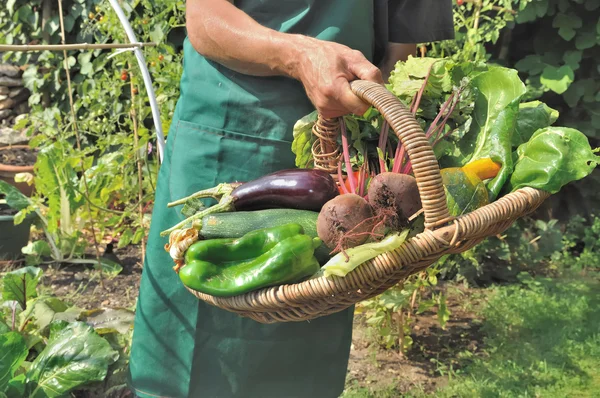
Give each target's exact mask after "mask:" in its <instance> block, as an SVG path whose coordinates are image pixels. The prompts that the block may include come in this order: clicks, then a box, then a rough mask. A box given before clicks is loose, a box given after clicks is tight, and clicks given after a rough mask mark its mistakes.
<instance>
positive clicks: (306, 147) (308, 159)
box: [292, 111, 317, 168]
mask: <svg viewBox="0 0 600 398" xmlns="http://www.w3.org/2000/svg"><path fill="white" fill-rule="evenodd" d="M316 121H317V111H314V112H312V113H309V114H308V115H306V116H304V117H303V118H302V119H300V120H298V121H297V122H296V124H294V141H292V152H293V153H294V154H295V155H296V167H299V168H306V167H309V166H310V165H311V164H312V162H313V157H312V152H311V149H312V145H313V142H314V140H315V136H314V134H313V133H312V127H313V125H314V124H315V122H316Z"/></svg>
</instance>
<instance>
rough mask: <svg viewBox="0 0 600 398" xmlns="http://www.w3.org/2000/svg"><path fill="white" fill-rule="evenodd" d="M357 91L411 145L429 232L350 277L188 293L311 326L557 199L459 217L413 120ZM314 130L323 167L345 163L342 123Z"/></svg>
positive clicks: (267, 319)
mask: <svg viewBox="0 0 600 398" xmlns="http://www.w3.org/2000/svg"><path fill="white" fill-rule="evenodd" d="M351 88H352V91H353V92H354V93H355V94H356V95H357V96H359V97H360V98H362V99H363V100H364V101H365V102H367V103H369V104H372V105H373V106H374V107H375V108H376V109H378V110H379V111H380V112H381V114H382V115H383V116H384V117H385V119H386V120H387V122H388V123H389V125H390V127H391V128H392V129H393V130H394V132H395V133H396V134H397V135H398V137H399V139H400V140H401V142H402V144H403V145H404V147H405V148H406V150H407V152H408V156H409V158H410V160H411V162H412V167H413V171H414V175H415V178H416V180H417V184H418V187H419V193H420V196H421V201H422V204H423V212H424V216H425V231H424V232H422V233H420V234H418V235H417V236H415V237H413V238H411V239H409V240H407V241H406V242H405V243H404V244H403V245H402V246H401V247H400V248H398V249H397V250H394V251H390V252H387V253H384V254H381V255H379V256H377V257H375V258H374V259H372V260H370V261H368V262H366V263H364V264H362V265H360V266H359V267H357V268H356V269H355V270H354V271H352V272H350V273H349V274H348V275H346V276H345V277H337V276H332V277H327V278H326V277H320V278H316V279H310V280H307V281H305V282H301V283H297V284H290V285H282V286H276V287H271V288H265V289H261V290H257V291H253V292H250V293H246V294H243V295H239V296H234V297H214V296H210V295H207V294H203V293H200V292H197V291H194V290H191V289H188V290H189V291H190V292H191V293H192V294H194V295H195V296H196V297H198V298H199V299H200V300H204V301H206V302H207V303H209V304H212V305H215V306H217V307H220V308H223V309H225V310H228V311H231V312H235V313H237V314H239V315H241V316H244V317H249V318H252V319H254V320H256V321H258V322H261V323H275V322H292V321H306V320H310V319H314V318H318V317H321V316H324V315H328V314H332V313H335V312H338V311H342V310H344V309H346V308H348V307H350V306H352V305H353V304H355V303H357V302H360V301H363V300H366V299H368V298H371V297H374V296H376V295H379V294H381V293H383V292H384V291H385V290H387V289H388V288H390V287H392V286H394V285H396V284H398V283H401V282H402V281H404V280H405V279H406V278H407V277H409V276H410V275H412V274H415V273H417V272H419V271H421V270H423V269H424V268H427V267H428V266H429V265H431V264H433V263H434V262H436V261H437V260H438V259H439V258H440V257H442V256H443V255H445V254H453V253H460V252H463V251H465V250H468V249H470V248H472V247H473V246H475V245H477V244H478V243H479V242H481V241H482V240H483V239H485V238H486V237H488V236H493V235H496V234H498V233H501V232H502V231H504V230H506V229H507V228H508V227H509V226H510V225H511V224H512V223H513V222H514V221H515V220H516V219H518V218H520V217H522V216H524V215H526V214H528V213H531V212H532V211H534V210H535V209H536V208H537V207H538V206H540V205H541V204H542V202H543V201H544V200H545V199H546V198H547V197H548V196H549V194H548V193H546V192H543V191H540V190H537V189H532V188H523V189H520V190H518V191H515V192H513V193H510V194H508V195H506V196H504V197H502V198H500V199H498V200H497V201H495V202H493V203H490V204H488V205H486V206H484V207H482V208H479V209H477V210H476V211H473V212H472V213H469V214H466V215H464V216H461V217H458V218H452V217H451V216H450V215H449V213H448V208H447V205H446V196H445V192H444V187H443V185H442V177H441V175H440V169H439V165H438V162H437V159H436V157H435V155H434V153H433V149H432V148H431V146H430V145H429V142H428V140H427V138H426V137H425V133H424V132H423V130H422V129H421V127H420V126H419V124H418V123H417V121H416V120H415V118H414V117H413V115H412V114H411V113H410V112H409V111H408V110H407V109H406V107H405V106H404V105H403V104H402V103H401V102H400V101H399V100H398V99H397V98H396V97H395V96H394V95H393V94H392V93H390V92H389V91H388V90H386V89H385V87H383V86H381V85H378V84H375V83H371V82H366V81H360V80H358V81H354V82H352V83H351ZM313 133H314V134H315V135H316V136H317V137H318V139H317V140H315V144H314V146H313V154H314V158H315V166H316V167H319V168H322V169H325V170H330V171H334V170H336V168H337V163H338V161H339V158H340V150H339V147H337V145H336V144H335V143H336V138H337V134H339V124H338V122H337V121H336V120H328V119H323V118H319V119H318V120H317V123H316V124H315V127H314V128H313Z"/></svg>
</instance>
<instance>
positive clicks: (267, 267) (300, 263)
mask: <svg viewBox="0 0 600 398" xmlns="http://www.w3.org/2000/svg"><path fill="white" fill-rule="evenodd" d="M320 244H321V241H320V240H319V238H311V237H310V236H308V235H305V234H304V233H303V230H302V227H301V226H300V225H298V224H286V225H283V226H279V227H275V228H266V229H262V230H257V231H253V232H251V233H249V234H246V235H244V236H243V237H242V238H239V239H213V240H203V241H198V242H196V243H194V244H193V245H192V246H190V248H189V249H188V251H187V252H186V254H185V265H184V266H183V268H181V270H180V271H179V278H180V279H181V281H182V282H183V284H184V285H185V286H187V287H189V288H190V289H193V290H196V291H199V292H202V293H206V294H210V295H213V296H219V297H229V296H235V295H239V294H244V293H247V292H250V291H253V290H256V289H260V288H264V287H269V286H276V285H281V284H285V283H293V282H298V281H301V280H303V279H305V278H308V277H309V276H311V275H314V274H315V272H317V271H318V269H319V262H318V261H317V259H316V258H315V257H314V250H315V249H316V248H317V247H318V246H319V245H320Z"/></svg>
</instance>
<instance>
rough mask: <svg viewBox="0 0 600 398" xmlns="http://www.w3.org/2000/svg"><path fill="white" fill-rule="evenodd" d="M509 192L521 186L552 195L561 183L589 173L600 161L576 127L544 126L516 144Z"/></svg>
mask: <svg viewBox="0 0 600 398" xmlns="http://www.w3.org/2000/svg"><path fill="white" fill-rule="evenodd" d="M517 154H518V158H517V161H516V164H515V170H514V172H513V174H512V176H511V178H510V183H509V186H508V191H510V192H512V191H515V190H517V189H519V188H523V187H532V188H537V189H540V190H543V191H546V192H549V193H551V194H554V193H557V192H558V191H559V190H560V189H561V188H562V187H563V186H564V185H566V184H568V183H570V182H572V181H576V180H580V179H582V178H584V177H586V176H588V175H589V174H590V173H591V172H592V171H593V170H594V169H595V168H596V167H597V166H598V164H599V163H600V157H599V156H596V155H595V154H594V151H593V150H592V148H591V147H590V144H589V141H588V139H587V137H586V136H585V135H584V134H583V133H581V132H580V131H579V130H575V129H571V128H566V127H547V128H544V129H541V130H538V131H536V132H535V134H533V136H532V137H531V139H530V140H529V141H528V142H527V143H525V144H523V145H521V146H519V149H518V150H517Z"/></svg>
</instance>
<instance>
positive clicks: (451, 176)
mask: <svg viewBox="0 0 600 398" xmlns="http://www.w3.org/2000/svg"><path fill="white" fill-rule="evenodd" d="M440 173H441V174H442V183H443V184H444V191H445V192H446V204H447V205H448V212H449V213H450V215H451V216H453V217H458V216H461V215H463V214H467V213H470V212H472V211H473V210H476V209H478V208H480V207H483V206H485V205H487V204H488V203H490V201H489V192H488V190H487V188H486V186H485V184H484V183H483V181H482V180H481V179H479V178H478V177H477V176H476V175H475V174H472V173H465V172H464V171H463V170H462V169H461V168H460V167H449V168H445V169H442V170H440Z"/></svg>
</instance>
